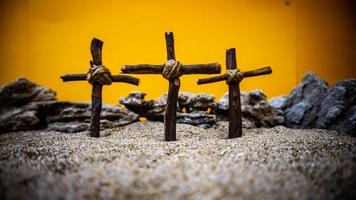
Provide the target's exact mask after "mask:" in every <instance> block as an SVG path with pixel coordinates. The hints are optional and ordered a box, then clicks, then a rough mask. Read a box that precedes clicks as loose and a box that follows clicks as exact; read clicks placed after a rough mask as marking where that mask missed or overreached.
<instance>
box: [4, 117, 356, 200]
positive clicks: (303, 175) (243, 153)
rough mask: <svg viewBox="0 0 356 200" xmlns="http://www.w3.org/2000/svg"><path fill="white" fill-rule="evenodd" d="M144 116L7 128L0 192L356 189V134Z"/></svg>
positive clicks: (203, 195) (164, 194)
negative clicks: (106, 125)
mask: <svg viewBox="0 0 356 200" xmlns="http://www.w3.org/2000/svg"><path fill="white" fill-rule="evenodd" d="M177 132H178V140H179V141H176V142H164V141H163V124H162V123H159V122H157V123H155V122H138V123H134V124H131V125H128V126H125V127H121V128H116V129H110V130H105V131H102V134H103V137H101V138H90V137H88V136H87V134H88V133H87V132H83V133H77V134H64V133H57V132H41V131H29V132H16V133H7V134H4V135H1V136H0V178H1V182H0V193H1V195H2V196H0V197H1V199H10V198H21V199H63V198H64V199H98V198H99V199H308V198H312V199H335V198H350V197H352V196H355V195H356V191H355V188H356V187H355V186H356V154H355V153H356V138H351V137H349V136H345V135H343V134H339V133H337V132H334V131H326V130H294V129H288V128H285V127H282V126H279V127H275V128H270V129H266V128H262V129H248V130H247V129H244V130H243V132H244V135H243V137H241V138H238V139H230V140H227V139H225V138H226V133H227V124H226V123H219V124H218V125H217V126H216V127H214V128H210V129H202V128H199V127H194V126H190V125H184V124H178V125H177Z"/></svg>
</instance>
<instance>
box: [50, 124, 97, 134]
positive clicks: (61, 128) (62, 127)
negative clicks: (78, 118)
mask: <svg viewBox="0 0 356 200" xmlns="http://www.w3.org/2000/svg"><path fill="white" fill-rule="evenodd" d="M89 127H90V124H89V123H83V122H54V123H51V124H49V125H48V127H47V131H57V132H62V133H77V132H83V131H87V130H89Z"/></svg>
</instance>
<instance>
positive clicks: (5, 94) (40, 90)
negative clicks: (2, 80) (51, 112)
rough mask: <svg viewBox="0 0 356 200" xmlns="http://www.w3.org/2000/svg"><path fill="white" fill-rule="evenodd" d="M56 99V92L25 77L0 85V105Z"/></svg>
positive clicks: (7, 106)
mask: <svg viewBox="0 0 356 200" xmlns="http://www.w3.org/2000/svg"><path fill="white" fill-rule="evenodd" d="M53 100H56V92H55V91H53V90H51V89H48V88H44V87H42V86H40V85H37V84H35V83H33V82H31V81H29V80H27V79H26V78H22V77H21V78H18V79H16V80H15V81H13V82H10V83H8V84H6V85H3V86H1V88H0V107H1V108H9V107H13V106H22V105H25V104H28V103H30V102H39V101H53Z"/></svg>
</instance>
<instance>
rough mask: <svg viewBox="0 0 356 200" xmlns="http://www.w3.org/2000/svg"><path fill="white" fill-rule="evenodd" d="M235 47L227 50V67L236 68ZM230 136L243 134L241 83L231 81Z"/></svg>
mask: <svg viewBox="0 0 356 200" xmlns="http://www.w3.org/2000/svg"><path fill="white" fill-rule="evenodd" d="M236 68H237V64H236V52H235V48H231V49H228V50H227V51H226V69H236ZM229 117H230V118H229V136H228V137H229V138H236V137H241V136H242V113H241V100H240V86H239V83H236V82H232V83H229Z"/></svg>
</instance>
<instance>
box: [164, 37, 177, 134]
mask: <svg viewBox="0 0 356 200" xmlns="http://www.w3.org/2000/svg"><path fill="white" fill-rule="evenodd" d="M165 38H166V48H167V60H169V59H173V60H175V59H176V57H175V53H174V36H173V33H172V32H166V33H165ZM179 87H180V80H179V78H175V79H173V80H169V88H168V96H167V109H166V113H165V115H164V140H165V141H176V140H177V137H176V122H177V119H176V113H177V101H178V93H179Z"/></svg>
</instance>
